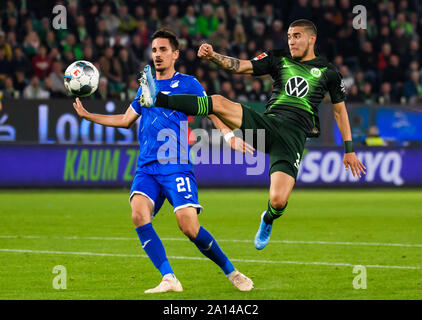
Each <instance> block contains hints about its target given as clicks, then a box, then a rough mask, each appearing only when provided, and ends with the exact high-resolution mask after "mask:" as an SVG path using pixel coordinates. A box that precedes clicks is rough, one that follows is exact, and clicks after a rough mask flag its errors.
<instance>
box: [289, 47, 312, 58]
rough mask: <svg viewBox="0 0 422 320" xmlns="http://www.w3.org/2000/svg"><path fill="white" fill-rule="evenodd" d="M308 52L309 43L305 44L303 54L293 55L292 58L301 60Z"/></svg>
mask: <svg viewBox="0 0 422 320" xmlns="http://www.w3.org/2000/svg"><path fill="white" fill-rule="evenodd" d="M308 52H309V44H308V45H307V46H306V48H305V51H303V54H302V55H301V56H296V57H293V60H299V61H300V60H302V59H303V58H305V57H306V56H307V55H308Z"/></svg>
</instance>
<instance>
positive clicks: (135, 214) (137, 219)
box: [132, 209, 151, 227]
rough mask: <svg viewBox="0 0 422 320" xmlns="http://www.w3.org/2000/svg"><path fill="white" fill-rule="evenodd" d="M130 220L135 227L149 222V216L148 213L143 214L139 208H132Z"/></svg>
mask: <svg viewBox="0 0 422 320" xmlns="http://www.w3.org/2000/svg"><path fill="white" fill-rule="evenodd" d="M132 221H133V224H134V225H135V226H136V227H140V226H143V225H145V224H147V223H150V222H151V217H150V215H149V214H144V213H142V212H141V211H139V210H136V209H133V210H132Z"/></svg>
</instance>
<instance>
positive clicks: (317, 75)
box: [311, 68, 322, 78]
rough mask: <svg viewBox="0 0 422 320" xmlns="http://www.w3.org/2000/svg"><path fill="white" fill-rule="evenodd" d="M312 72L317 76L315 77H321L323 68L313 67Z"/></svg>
mask: <svg viewBox="0 0 422 320" xmlns="http://www.w3.org/2000/svg"><path fill="white" fill-rule="evenodd" d="M311 74H312V75H313V76H314V77H315V78H319V77H321V75H322V72H321V70H319V69H318V68H312V69H311Z"/></svg>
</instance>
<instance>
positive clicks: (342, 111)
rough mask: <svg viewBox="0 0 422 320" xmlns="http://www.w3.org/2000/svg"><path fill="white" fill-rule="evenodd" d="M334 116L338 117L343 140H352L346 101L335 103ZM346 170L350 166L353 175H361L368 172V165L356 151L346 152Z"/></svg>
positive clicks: (344, 161)
mask: <svg viewBox="0 0 422 320" xmlns="http://www.w3.org/2000/svg"><path fill="white" fill-rule="evenodd" d="M333 107H334V118H335V119H336V122H337V125H338V127H339V129H340V133H341V136H342V137H343V141H352V132H351V130H350V123H349V116H348V115H347V109H346V104H345V103H344V102H339V103H334V104H333ZM343 163H344V166H345V169H346V170H349V168H350V169H351V170H352V174H353V176H354V177H355V176H358V177H359V178H360V177H361V173H362V174H366V172H365V169H366V167H365V166H364V165H363V164H362V162H360V161H359V159H358V157H357V156H356V154H355V153H354V152H346V153H345V154H344V160H343Z"/></svg>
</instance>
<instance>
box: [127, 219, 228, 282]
mask: <svg viewBox="0 0 422 320" xmlns="http://www.w3.org/2000/svg"><path fill="white" fill-rule="evenodd" d="M135 230H136V232H137V233H138V236H139V240H140V241H141V244H142V248H143V249H144V250H145V252H146V253H147V255H148V257H149V258H150V259H151V261H152V263H153V264H154V266H155V267H156V268H157V269H158V270H159V271H160V273H161V275H162V276H164V275H166V274H168V273H170V274H173V269H172V268H171V266H170V263H169V261H168V260H167V255H166V251H165V249H164V246H163V244H162V242H161V240H160V238H159V237H158V235H157V233H156V232H155V230H154V228H153V226H152V223H151V222H150V223H147V224H145V225H143V226H140V227H137V228H136V229H135ZM191 241H192V242H193V243H194V244H195V245H196V246H197V248H198V249H199V251H201V252H202V254H203V255H204V256H206V257H207V258H208V259H210V260H212V261H213V262H215V263H216V264H217V265H218V266H219V267H220V268H221V269H222V270H223V272H224V274H225V275H228V274H230V273H232V272H233V271H234V266H233V264H232V263H231V262H230V260H229V259H228V258H227V256H226V255H225V254H224V252H223V251H222V250H221V249H220V247H219V245H218V244H217V241H216V240H215V239H214V238H213V236H212V235H211V234H210V233H209V232H208V231H207V230H205V229H204V228H203V227H202V226H201V227H200V229H199V232H198V235H197V236H196V238H195V239H193V240H192V239H191Z"/></svg>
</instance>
